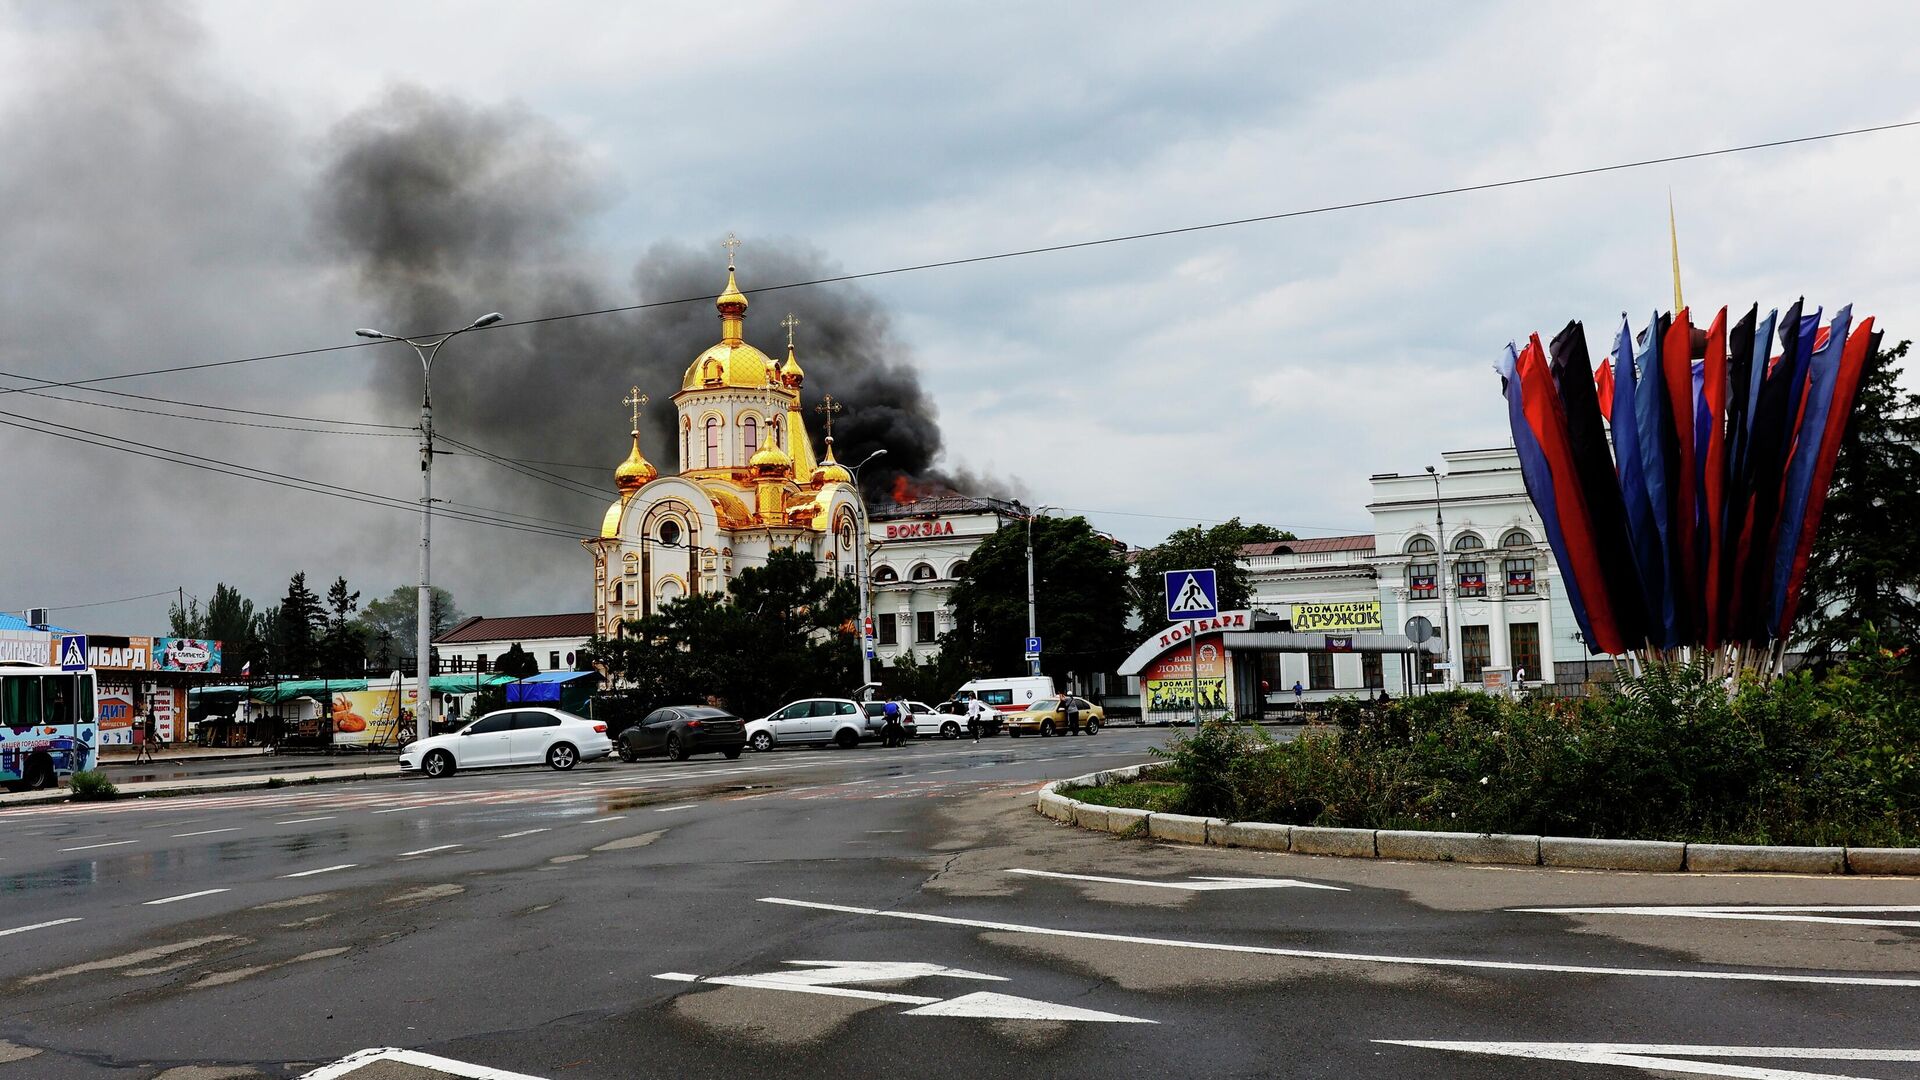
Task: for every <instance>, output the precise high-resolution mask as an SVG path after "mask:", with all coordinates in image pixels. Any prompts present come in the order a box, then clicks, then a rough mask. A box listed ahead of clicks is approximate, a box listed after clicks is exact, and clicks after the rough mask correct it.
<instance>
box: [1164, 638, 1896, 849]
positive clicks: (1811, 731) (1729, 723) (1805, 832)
mask: <svg viewBox="0 0 1920 1080" xmlns="http://www.w3.org/2000/svg"><path fill="white" fill-rule="evenodd" d="M1856 656H1858V657H1859V659H1856V660H1855V661H1853V662H1851V663H1849V664H1847V665H1844V666H1842V667H1840V668H1839V669H1837V670H1835V671H1834V672H1832V673H1831V674H1830V675H1829V676H1828V677H1826V678H1824V679H1815V678H1814V677H1813V676H1812V675H1810V674H1794V675H1789V676H1786V677H1784V678H1781V679H1777V680H1774V681H1772V682H1770V683H1766V684H1760V683H1757V682H1752V681H1747V682H1742V683H1741V684H1739V685H1738V686H1735V687H1733V688H1732V692H1731V693H1730V692H1729V688H1728V686H1727V684H1726V683H1724V682H1723V681H1722V680H1720V679H1717V678H1715V677H1714V676H1713V675H1712V673H1711V672H1710V671H1708V670H1706V669H1704V668H1701V667H1691V666H1685V665H1654V666H1651V667H1649V668H1648V669H1647V670H1646V671H1645V672H1644V673H1643V674H1641V675H1639V676H1635V677H1628V678H1622V679H1621V680H1620V681H1619V683H1618V685H1617V687H1616V688H1615V689H1614V690H1613V691H1612V692H1610V693H1608V694H1606V695H1603V696H1599V697H1593V698H1586V699H1580V700H1571V701H1560V700H1544V699H1528V700H1524V701H1514V700H1512V699H1510V698H1507V697H1504V696H1497V695H1490V694H1481V693H1474V692H1470V691H1454V692H1450V693H1438V694H1429V695H1426V696H1424V697H1415V698H1409V699H1405V700H1402V701H1397V702H1394V703H1393V704H1392V705H1390V706H1388V707H1386V708H1384V709H1363V708H1354V709H1343V710H1340V711H1339V712H1338V715H1337V716H1336V717H1335V719H1337V721H1338V723H1337V724H1335V725H1330V726H1323V727H1316V728H1311V729H1309V730H1308V731H1307V732H1306V733H1305V734H1303V735H1302V736H1301V737H1300V738H1299V739H1298V740H1296V741H1295V742H1292V743H1288V744H1275V743H1272V742H1271V741H1269V740H1268V739H1266V737H1265V736H1264V735H1262V734H1259V733H1258V732H1257V731H1250V730H1248V729H1245V728H1240V727H1235V726H1233V725H1230V724H1212V723H1210V724H1206V725H1203V726H1202V727H1201V728H1200V729H1198V730H1196V731H1194V732H1192V733H1191V734H1187V735H1183V736H1181V737H1179V738H1177V739H1175V740H1174V742H1173V743H1172V745H1170V746H1169V747H1168V749H1167V750H1166V751H1165V753H1164V756H1165V758H1166V759H1167V762H1168V764H1167V766H1166V770H1167V771H1166V772H1164V773H1163V774H1162V777H1164V778H1165V779H1167V780H1172V781H1175V782H1178V783H1179V784H1181V785H1182V789H1181V794H1180V795H1179V796H1178V798H1177V800H1176V801H1177V802H1178V804H1179V806H1180V809H1181V810H1182V811H1183V812H1186V813H1193V814H1205V815H1214V816H1222V817H1229V818H1236V819H1242V820H1267V821H1279V822H1287V823H1291V824H1299V825H1332V826H1344V827H1355V828H1372V829H1385V828H1414V829H1422V828H1424V829H1442V830H1457V831H1463V832H1517V833H1544V834H1549V835H1556V836H1596V837H1616V838H1623V839H1663V840H1690V841H1696V842H1714V841H1719V842H1729V843H1778V844H1853V845H1859V846H1872V845H1889V846H1893V845H1903V844H1911V843H1920V693H1916V684H1915V680H1913V679H1912V678H1910V677H1909V673H1908V671H1907V658H1906V656H1905V654H1904V652H1899V651H1893V650H1886V649H1881V648H1879V647H1878V645H1877V643H1874V642H1871V641H1869V642H1863V643H1862V646H1861V648H1860V649H1858V650H1856Z"/></svg>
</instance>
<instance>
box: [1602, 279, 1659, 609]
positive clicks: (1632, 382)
mask: <svg viewBox="0 0 1920 1080" xmlns="http://www.w3.org/2000/svg"><path fill="white" fill-rule="evenodd" d="M1637 383H1638V379H1637V378H1636V377H1635V376H1634V372H1633V328H1632V327H1631V326H1630V325H1629V324H1628V322H1627V317H1626V316H1625V315H1622V316H1620V333H1619V336H1617V337H1615V338H1614V341H1613V415H1612V416H1610V417H1608V422H1609V423H1610V424H1612V426H1613V462H1614V472H1615V474H1616V475H1618V476H1619V478H1620V498H1621V499H1622V501H1624V502H1625V503H1626V511H1627V545H1628V547H1630V548H1632V550H1633V562H1634V566H1635V568H1636V569H1637V570H1638V571H1639V576H1640V595H1641V600H1642V602H1643V603H1644V604H1645V610H1646V611H1647V612H1649V613H1655V614H1652V615H1651V617H1650V618H1649V620H1648V622H1647V624H1646V627H1644V629H1646V631H1647V637H1648V638H1649V639H1653V638H1657V637H1660V636H1662V634H1664V632H1665V625H1664V623H1663V622H1662V621H1661V619H1660V617H1659V615H1658V614H1657V613H1658V612H1660V611H1661V591H1662V590H1661V589H1660V587H1659V583H1660V582H1661V581H1664V580H1665V579H1666V575H1665V570H1664V567H1665V558H1664V556H1665V552H1664V551H1663V550H1662V548H1661V545H1660V533H1659V531H1658V530H1657V529H1656V528H1655V527H1654V524H1653V506H1652V504H1651V503H1650V502H1648V499H1647V482H1646V479H1645V477H1643V476H1642V475H1641V469H1640V436H1639V418H1638V416H1637V410H1636V406H1635V401H1636V400H1637V395H1638V394H1639V389H1638V386H1637ZM1655 623H1661V626H1660V630H1659V631H1658V632H1656V631H1655V630H1653V625H1654V624H1655Z"/></svg>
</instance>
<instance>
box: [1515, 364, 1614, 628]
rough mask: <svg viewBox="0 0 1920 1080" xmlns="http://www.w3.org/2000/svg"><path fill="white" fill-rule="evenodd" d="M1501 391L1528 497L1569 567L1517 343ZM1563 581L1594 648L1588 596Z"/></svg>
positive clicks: (1569, 579)
mask: <svg viewBox="0 0 1920 1080" xmlns="http://www.w3.org/2000/svg"><path fill="white" fill-rule="evenodd" d="M1498 370H1499V372H1500V388H1501V392H1502V393H1503V394H1505V395H1506V399H1507V424H1508V426H1509V427H1510V428H1511V429H1512V430H1513V449H1514V453H1515V454H1516V455H1517V456H1518V457H1519V458H1520V480H1521V482H1522V483H1524V484H1525V485H1526V488H1527V497H1528V498H1529V499H1531V500H1532V501H1533V508H1534V509H1535V510H1538V511H1539V512H1540V524H1541V525H1542V527H1544V528H1545V529H1546V533H1547V546H1548V547H1550V548H1552V549H1553V557H1554V558H1555V559H1557V560H1560V565H1561V566H1566V565H1567V562H1566V561H1565V560H1566V557H1567V556H1566V552H1567V545H1566V542H1565V539H1564V538H1563V537H1562V536H1561V535H1560V508H1559V501H1558V497H1557V496H1556V494H1555V492H1554V484H1553V469H1552V467H1551V466H1549V465H1548V464H1547V456H1546V453H1545V452H1544V451H1542V450H1541V448H1540V441H1539V439H1537V438H1535V437H1534V434H1533V427H1532V425H1530V424H1529V423H1528V422H1527V411H1526V401H1525V398H1524V395H1523V393H1522V390H1521V385H1520V358H1519V354H1518V353H1517V352H1516V351H1515V349H1514V346H1513V343H1512V342H1508V343H1507V353H1506V356H1505V357H1503V358H1502V359H1501V361H1500V365H1499V368H1498ZM1561 581H1562V582H1563V583H1564V584H1565V586H1566V589H1567V606H1568V607H1570V608H1572V609H1573V621H1574V622H1576V623H1578V624H1579V626H1580V635H1581V638H1582V640H1584V641H1586V642H1588V643H1589V645H1591V643H1592V642H1593V641H1594V636H1593V623H1592V621H1591V620H1590V619H1588V617H1587V605H1586V601H1585V597H1583V596H1582V595H1581V591H1580V582H1579V580H1578V579H1577V578H1575V577H1574V575H1572V574H1570V573H1569V574H1562V575H1561Z"/></svg>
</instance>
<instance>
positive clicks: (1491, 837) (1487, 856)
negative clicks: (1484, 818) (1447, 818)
mask: <svg viewBox="0 0 1920 1080" xmlns="http://www.w3.org/2000/svg"><path fill="white" fill-rule="evenodd" d="M1374 849H1375V851H1376V852H1377V853H1378V854H1379V857H1380V858H1382V859H1421V860H1425V861H1429V862H1458V863H1499V864H1504V865H1508V866H1538V865H1539V864H1540V838H1539V837H1538V836H1513V835H1509V834H1505V833H1455V832H1416V831H1412V830H1399V829H1382V830H1380V831H1379V832H1377V833H1375V834H1374Z"/></svg>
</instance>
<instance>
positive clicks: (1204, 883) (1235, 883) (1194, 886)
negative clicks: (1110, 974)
mask: <svg viewBox="0 0 1920 1080" xmlns="http://www.w3.org/2000/svg"><path fill="white" fill-rule="evenodd" d="M1007 873H1009V874H1024V875H1027V876H1028V877H1045V878H1065V879H1067V880H1069V881H1097V882H1100V883H1102V884H1106V885H1139V886H1142V887H1144V888H1148V889H1184V890H1186V891H1188V892H1228V891H1231V890H1234V889H1326V890H1328V891H1329V892H1346V891H1347V890H1345V889H1343V888H1340V887H1339V886H1338V885H1316V884H1314V883H1313V882H1310V881H1295V880H1294V879H1292V878H1233V877H1194V878H1189V879H1187V880H1186V881H1143V880H1141V879H1138V878H1123V877H1100V876H1099V875H1097V874H1061V873H1057V872H1055V871H1052V870H1018V869H1016V870H1008V871H1007Z"/></svg>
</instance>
